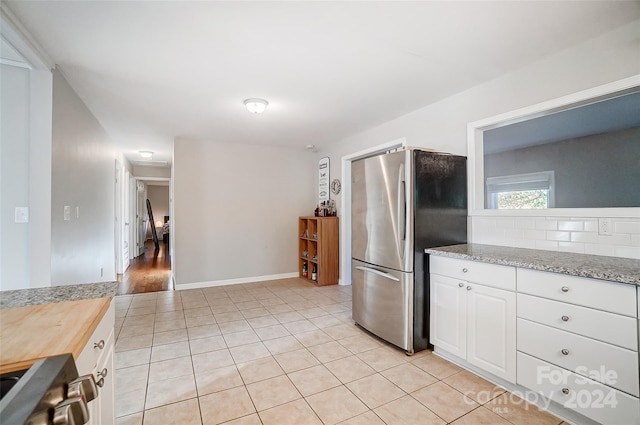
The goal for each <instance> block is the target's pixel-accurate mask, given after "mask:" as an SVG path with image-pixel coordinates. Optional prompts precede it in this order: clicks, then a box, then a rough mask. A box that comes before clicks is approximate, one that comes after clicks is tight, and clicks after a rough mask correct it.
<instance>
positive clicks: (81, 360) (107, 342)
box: [76, 300, 115, 374]
mask: <svg viewBox="0 0 640 425" xmlns="http://www.w3.org/2000/svg"><path fill="white" fill-rule="evenodd" d="M114 325H115V306H114V302H113V300H112V301H111V304H110V305H109V309H108V310H107V311H106V312H105V314H104V316H103V317H102V320H101V321H100V323H99V324H98V326H97V327H96V330H95V331H93V334H91V337H90V338H89V340H88V341H87V345H86V346H85V347H84V349H83V350H82V353H80V356H79V357H78V359H76V364H77V367H78V371H79V372H81V374H82V373H88V372H87V371H90V370H92V369H93V368H95V366H96V365H97V364H98V361H99V360H100V358H101V357H102V356H104V355H105V353H106V352H107V351H108V348H109V346H113V344H114V341H113V339H114V335H115V334H114V329H113V327H114ZM101 341H102V343H101ZM100 346H103V348H100Z"/></svg>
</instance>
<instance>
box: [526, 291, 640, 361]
mask: <svg viewBox="0 0 640 425" xmlns="http://www.w3.org/2000/svg"><path fill="white" fill-rule="evenodd" d="M517 308H518V310H517V311H518V317H521V318H523V319H527V320H531V321H533V322H537V323H542V324H543V325H547V326H551V327H554V328H557V329H562V330H565V331H569V332H573V333H577V334H579V335H583V336H586V337H589V338H593V339H597V340H599V341H603V342H608V343H610V344H615V345H618V346H620V347H624V348H628V349H629V350H634V351H638V331H637V320H636V319H634V318H631V317H626V316H620V315H618V314H613V313H607V312H605V311H600V310H594V309H591V308H586V307H580V306H577V305H573V304H567V303H562V302H558V301H552V300H548V299H545V298H539V297H532V296H531V295H525V294H518V306H517ZM563 319H566V320H563Z"/></svg>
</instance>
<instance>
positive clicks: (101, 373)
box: [96, 367, 109, 388]
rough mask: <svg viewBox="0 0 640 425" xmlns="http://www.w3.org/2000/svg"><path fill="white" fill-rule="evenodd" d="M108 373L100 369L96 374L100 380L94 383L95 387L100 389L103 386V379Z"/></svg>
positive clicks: (105, 369)
mask: <svg viewBox="0 0 640 425" xmlns="http://www.w3.org/2000/svg"><path fill="white" fill-rule="evenodd" d="M108 372H109V371H108V370H107V368H106V367H105V368H104V369H102V370H101V371H99V372H98V373H96V375H98V378H100V380H99V381H98V382H96V385H97V386H99V387H100V388H102V387H103V386H104V378H106V376H107V374H108Z"/></svg>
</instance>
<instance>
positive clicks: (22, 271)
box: [0, 64, 29, 290]
mask: <svg viewBox="0 0 640 425" xmlns="http://www.w3.org/2000/svg"><path fill="white" fill-rule="evenodd" d="M0 67H1V72H0V83H1V86H0V91H1V92H2V96H0V99H1V101H2V104H1V106H0V108H1V109H0V114H1V115H0V125H1V128H0V172H1V176H0V202H1V204H0V209H1V214H0V244H1V245H0V271H1V276H0V285H1V286H0V288H1V289H3V290H7V289H19V288H28V287H29V224H28V223H24V224H17V223H15V222H14V211H15V207H28V206H29V70H28V69H26V68H19V67H15V66H9V65H4V64H3V65H0Z"/></svg>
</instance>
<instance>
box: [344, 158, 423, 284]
mask: <svg viewBox="0 0 640 425" xmlns="http://www.w3.org/2000/svg"><path fill="white" fill-rule="evenodd" d="M408 154H409V152H408V151H401V152H394V153H390V154H385V155H378V156H374V157H371V158H366V159H362V160H359V161H354V162H353V163H352V164H351V229H352V234H351V240H352V242H351V255H352V257H353V258H354V259H357V260H360V261H364V262H367V263H370V264H375V265H379V266H383V267H388V268H391V269H394V270H404V271H412V270H411V267H410V264H408V262H407V261H406V257H411V255H412V254H413V253H408V254H409V255H407V256H405V251H406V245H407V238H411V235H410V234H407V233H408V232H407V230H406V229H407V196H406V193H407V180H406V175H407V168H406V167H407V158H409V156H408ZM352 279H353V278H352Z"/></svg>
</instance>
